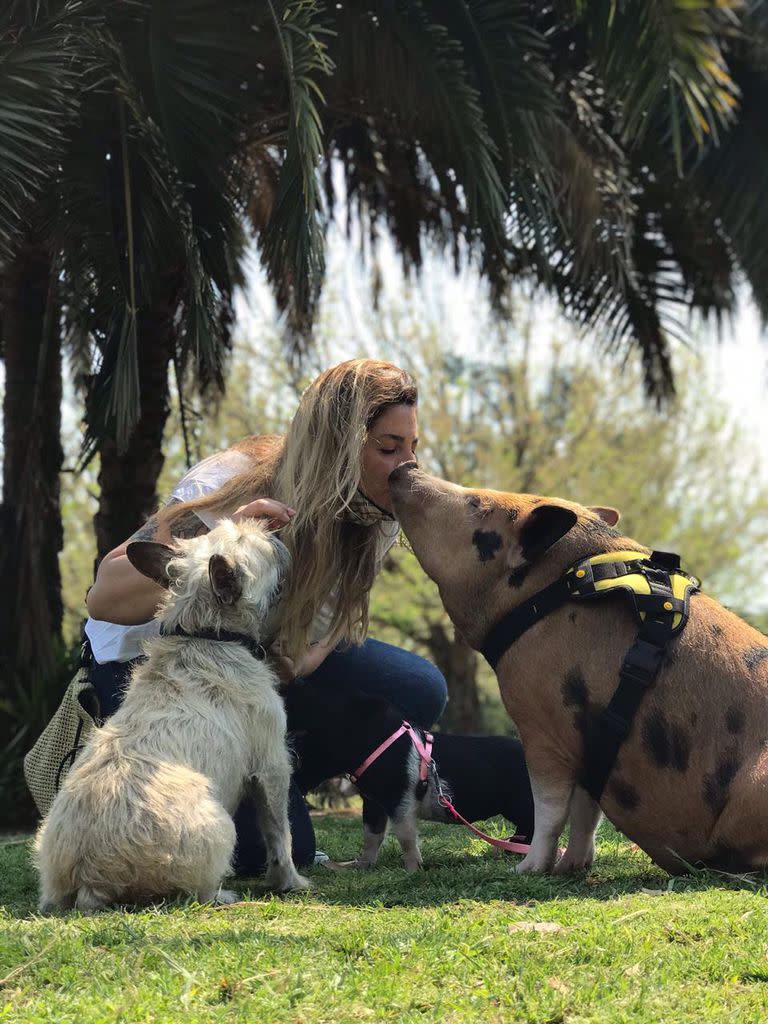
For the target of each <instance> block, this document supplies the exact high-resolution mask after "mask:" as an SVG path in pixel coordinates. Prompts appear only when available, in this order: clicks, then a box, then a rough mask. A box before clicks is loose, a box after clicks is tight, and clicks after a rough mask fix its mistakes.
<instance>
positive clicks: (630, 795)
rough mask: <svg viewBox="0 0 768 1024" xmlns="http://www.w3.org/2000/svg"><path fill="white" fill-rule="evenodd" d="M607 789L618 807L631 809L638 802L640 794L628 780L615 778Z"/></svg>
mask: <svg viewBox="0 0 768 1024" xmlns="http://www.w3.org/2000/svg"><path fill="white" fill-rule="evenodd" d="M609 789H610V791H611V793H612V794H613V796H614V797H615V798H616V802H617V803H618V804H619V806H620V807H623V808H624V809H625V810H627V811H633V810H634V809H635V808H636V807H637V806H638V804H639V803H640V796H639V794H638V792H637V790H636V789H635V787H634V786H631V785H630V784H629V783H628V782H622V781H621V779H616V780H615V781H613V782H611V783H610V786H609Z"/></svg>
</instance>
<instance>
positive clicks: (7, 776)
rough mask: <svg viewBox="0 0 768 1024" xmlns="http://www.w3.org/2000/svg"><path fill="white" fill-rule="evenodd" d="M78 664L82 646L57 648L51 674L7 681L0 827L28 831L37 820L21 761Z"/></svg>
mask: <svg viewBox="0 0 768 1024" xmlns="http://www.w3.org/2000/svg"><path fill="white" fill-rule="evenodd" d="M79 664H80V646H79V644H78V645H75V646H73V647H70V648H66V647H64V646H63V645H61V644H56V645H55V647H54V660H53V663H52V665H51V667H50V669H49V670H48V671H46V672H42V671H35V672H24V671H22V670H18V671H17V672H16V673H15V674H14V675H13V677H12V678H11V679H9V680H7V681H6V683H7V686H6V691H5V696H4V697H3V698H2V699H1V700H0V737H2V743H3V751H2V762H1V767H0V806H1V807H2V808H3V813H2V818H1V819H0V825H1V826H2V827H4V828H9V827H10V828H13V827H22V828H23V827H27V826H29V825H30V823H32V822H34V821H35V819H36V818H37V809H36V807H35V805H34V803H33V801H32V797H31V795H30V793H29V791H28V789H27V784H26V782H25V781H24V775H23V764H22V758H23V757H24V755H25V754H26V752H27V751H28V750H29V749H30V748H31V747H32V746H33V745H34V743H35V740H36V739H37V738H38V736H39V735H40V733H41V732H42V731H43V729H44V728H45V727H46V725H48V722H49V721H50V720H51V717H52V716H53V713H54V711H55V710H56V708H57V707H58V705H59V702H60V701H61V699H62V697H63V696H64V691H65V690H66V688H67V686H68V685H69V683H70V682H71V681H72V678H73V676H74V675H75V673H76V672H77V669H78V667H79Z"/></svg>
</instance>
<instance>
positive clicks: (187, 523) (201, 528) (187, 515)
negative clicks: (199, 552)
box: [171, 509, 209, 539]
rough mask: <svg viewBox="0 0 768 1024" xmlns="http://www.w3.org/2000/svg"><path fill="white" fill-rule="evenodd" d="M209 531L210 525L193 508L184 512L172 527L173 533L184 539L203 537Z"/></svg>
mask: <svg viewBox="0 0 768 1024" xmlns="http://www.w3.org/2000/svg"><path fill="white" fill-rule="evenodd" d="M208 532H209V531H208V527H207V526H206V525H205V523H204V522H203V521H202V519H199V518H198V517H197V516H196V515H195V513H194V512H193V511H192V510H191V509H190V510H189V511H188V512H184V513H182V515H180V516H179V518H178V519H177V520H176V522H175V523H174V524H173V526H172V527H171V534H172V535H173V536H174V537H179V538H182V539H188V538H189V537H201V536H202V535H203V534H204V533H208Z"/></svg>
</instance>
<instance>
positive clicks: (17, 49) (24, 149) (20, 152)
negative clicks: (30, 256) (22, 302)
mask: <svg viewBox="0 0 768 1024" xmlns="http://www.w3.org/2000/svg"><path fill="white" fill-rule="evenodd" d="M17 6H18V7H28V8H29V9H28V10H27V16H28V17H29V18H32V17H33V16H34V15H35V14H36V13H37V8H36V5H17ZM80 7H81V4H79V3H75V2H73V3H70V4H66V5H65V10H64V11H63V13H62V15H61V17H59V18H53V19H51V20H48V21H42V22H40V23H39V24H35V25H31V26H27V27H21V28H18V29H15V30H14V29H11V28H10V27H6V30H5V33H4V34H3V35H2V36H1V37H0V263H2V262H3V261H5V260H8V259H9V258H10V257H11V254H12V251H13V245H14V242H15V240H16V239H17V237H18V234H19V232H20V230H21V228H22V226H23V224H24V219H25V216H26V215H27V214H28V213H29V211H30V209H31V207H32V205H33V204H34V202H35V200H36V199H37V198H38V197H39V196H40V195H41V194H42V193H43V191H44V189H45V187H46V185H47V184H49V183H50V181H51V180H52V179H54V178H55V177H56V173H57V167H58V164H59V161H60V160H61V157H62V154H63V152H64V149H65V147H66V143H67V137H68V131H69V129H70V127H71V125H72V124H73V123H74V122H75V120H76V118H77V114H78V109H79V101H80V98H79V89H80V86H81V80H82V74H83V50H82V47H81V46H80V37H79V33H78V31H77V27H78V26H77V25H76V24H75V23H74V16H75V14H77V13H78V11H79V9H80ZM17 14H18V15H19V16H20V11H18V10H17ZM67 18H71V19H72V20H71V22H70V21H68V20H67Z"/></svg>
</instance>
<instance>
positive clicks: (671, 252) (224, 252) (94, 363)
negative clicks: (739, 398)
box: [0, 0, 765, 649]
mask: <svg viewBox="0 0 768 1024" xmlns="http://www.w3.org/2000/svg"><path fill="white" fill-rule="evenodd" d="M735 11H736V3H735V2H734V3H733V4H731V3H729V2H728V0H717V2H715V0H712V2H711V3H699V4H695V5H690V4H680V3H677V2H675V0H649V2H648V3H644V4H630V3H616V2H615V0H604V2H603V0H595V2H590V3H589V4H586V3H584V2H583V0H573V2H570V3H567V2H564V0H563V2H554V0H553V2H551V3H534V2H531V0H504V2H500V0H407V2H406V0H369V2H367V3H365V4H356V3H346V4H343V5H335V4H326V3H322V2H321V0H235V2H232V3H228V4H226V5H222V4H220V3H219V4H215V3H213V2H212V0H152V2H150V0H132V2H130V3H124V2H117V0H111V2H110V0H102V2H96V0H90V2H89V0H49V2H47V3H46V2H45V0H28V2H26V3H25V2H22V0H14V2H12V3H11V5H10V8H9V11H8V12H7V14H6V17H5V21H4V23H3V25H2V27H3V28H4V29H5V33H4V35H3V41H2V44H0V75H2V74H3V73H4V72H5V73H6V75H7V79H8V81H9V82H10V83H11V84H12V88H11V89H10V90H9V91H3V90H2V89H0V133H2V135H3V138H4V141H6V140H7V142H8V145H7V146H4V148H3V150H2V153H5V154H6V155H5V157H4V158H3V157H2V155H1V154H0V160H2V159H5V160H6V163H8V160H9V156H8V155H9V154H10V163H11V170H12V171H13V170H14V169H16V173H15V174H14V173H11V174H10V175H7V176H5V175H3V171H4V169H5V168H4V167H3V165H2V163H0V181H2V188H3V189H4V195H0V233H2V236H3V237H2V238H0V267H2V273H3V278H4V281H5V290H4V306H3V308H4V314H3V316H4V323H3V337H4V346H5V358H6V362H7V366H6V372H7V373H8V372H9V371H10V369H11V364H12V362H13V359H12V353H13V352H14V351H16V352H18V351H20V350H22V349H24V348H25V346H26V344H27V343H25V342H24V341H23V339H22V336H21V334H20V332H19V330H18V329H17V328H16V327H14V323H15V321H14V319H13V317H10V318H9V317H8V315H7V310H9V309H13V308H14V303H16V301H17V298H16V297H17V296H18V295H19V294H22V293H25V292H28V293H29V294H38V295H39V294H46V295H47V296H48V303H49V308H50V310H51V311H52V317H51V318H49V320H48V321H46V322H47V323H48V325H49V326H50V324H51V323H53V324H58V323H59V317H61V322H62V323H63V325H64V329H65V330H64V337H65V338H66V341H67V348H66V351H67V354H68V356H69V358H70V359H71V360H72V361H73V364H74V366H75V368H76V372H77V374H78V379H79V380H80V381H81V382H82V384H83V386H84V389H85V394H86V422H87V432H86V438H85V448H84V450H85V454H86V457H88V456H89V455H91V454H93V453H94V452H96V451H98V452H99V455H100V458H101V491H102V496H101V508H100V512H99V515H98V517H97V530H98V533H99V550H100V552H101V553H103V552H104V551H105V550H106V549H108V548H109V547H111V546H113V545H114V544H115V543H117V542H118V541H119V540H121V539H123V538H124V537H125V535H126V534H127V533H129V532H131V531H132V529H133V528H135V526H136V525H138V523H139V522H140V521H141V520H142V519H143V518H144V517H145V515H146V514H147V513H148V512H149V511H150V510H151V506H152V505H153V503H154V491H155V485H156V479H157V473H158V472H159V469H160V466H161V464H162V453H161V446H160V442H161V438H162V429H163V426H164V423H165V419H166V415H167V395H168V392H167V374H168V367H169V365H173V366H174V367H175V369H176V371H177V376H178V380H179V381H180V382H186V375H187V372H191V373H193V375H194V377H195V378H196V380H197V383H198V386H199V387H201V388H202V390H203V391H204V392H205V393H208V394H211V393H215V392H216V391H217V390H220V389H221V388H222V387H223V384H224V378H225V363H226V355H227V351H228V344H229V327H230V323H231V300H232V292H233V289H234V287H235V285H236V284H237V282H238V280H239V277H240V273H241V271H240V259H241V254H242V247H243V240H244V239H243V224H244V220H245V216H246V214H247V215H248V217H249V218H250V221H251V223H252V226H253V228H254V230H255V233H256V235H257V238H258V240H259V243H260V248H261V252H262V257H263V259H264V262H265V265H266V267H267V271H268V274H269V277H270V280H271V281H272V283H273V286H274V288H275V292H276V295H277V297H278V299H279V301H280V302H281V304H282V305H283V306H284V307H285V308H286V310H287V311H288V313H289V322H290V324H291V326H292V328H293V329H292V331H291V332H289V334H288V336H287V337H288V343H289V346H293V348H294V349H295V350H296V351H297V352H298V354H300V351H301V348H302V346H306V345H308V344H309V343H310V342H309V340H308V339H309V328H310V325H311V320H312V312H313V308H314V305H315V302H316V298H317V295H318V291H319V288H320V285H321V282H322V274H323V238H324V229H325V227H326V226H327V223H328V221H329V219H330V218H331V217H332V216H333V211H334V204H335V197H334V195H333V189H332V185H331V173H330V167H331V161H332V159H333V158H334V157H335V158H336V159H338V160H340V161H341V162H342V165H343V168H344V173H345V177H346V196H347V202H348V203H349V204H350V206H351V207H354V208H355V209H356V210H357V211H358V213H359V215H360V216H361V217H362V218H363V219H364V221H365V222H366V223H368V224H369V225H370V226H371V229H372V231H373V230H374V228H375V227H376V226H377V225H378V224H385V225H386V226H387V227H388V228H389V229H390V231H391V232H392V234H393V236H394V238H395V239H396V242H397V244H398V247H399V249H400V252H401V254H402V257H403V259H404V261H405V263H406V265H408V266H415V267H418V265H419V263H420V260H421V253H422V248H423V245H424V243H425V240H426V239H427V238H431V239H433V240H436V241H438V242H439V243H441V244H445V245H450V246H452V247H453V249H454V252H455V253H456V254H457V257H458V254H459V253H461V252H463V251H466V252H469V253H470V254H471V255H472V256H473V258H475V259H477V260H478V261H479V263H480V265H481V267H482V269H483V272H484V273H485V274H486V276H487V277H488V279H489V281H490V282H491V285H492V289H493V294H494V296H495V298H496V300H497V302H498V304H499V307H500V308H503V303H504V296H505V294H506V290H507V285H508V282H509V281H510V280H512V279H513V278H519V277H521V276H523V277H528V278H530V279H531V280H533V281H534V282H536V283H537V284H540V285H541V286H543V287H547V288H549V289H554V290H556V291H557V292H558V294H559V295H560V296H561V298H562V301H563V303H564V305H565V307H566V309H568V310H569V311H570V312H571V313H572V314H573V315H574V316H575V317H578V318H579V319H581V320H582V322H584V323H586V324H591V325H600V326H601V327H603V328H604V329H606V330H607V333H608V336H609V337H610V338H611V340H612V342H613V343H614V344H616V345H625V346H626V345H628V344H630V343H632V342H634V343H635V344H637V345H638V346H639V347H640V350H641V352H642V353H643V358H644V363H645V366H646V381H647V386H648V389H649V391H650V392H652V393H654V394H658V395H663V394H665V393H668V392H669V390H670V387H671V379H672V378H671V367H670V362H669V354H668V342H667V333H668V330H669V328H670V326H673V324H672V321H671V319H670V316H669V313H668V310H667V306H668V304H669V302H670V301H672V302H678V303H684V304H685V305H687V306H688V307H694V308H703V309H714V310H715V311H716V312H721V311H723V310H725V309H727V308H729V305H730V304H731V303H732V281H733V274H734V272H735V270H736V268H737V264H736V262H735V261H734V259H733V258H732V255H731V250H733V251H735V252H741V250H740V249H739V247H738V246H737V245H736V244H735V242H734V239H735V238H736V234H737V225H738V223H739V222H740V221H739V217H740V216H741V219H742V220H743V219H744V214H745V211H746V217H747V218H748V217H749V211H750V210H751V209H752V207H753V206H755V204H756V202H757V199H758V198H759V194H758V193H757V192H753V193H750V194H748V195H747V196H745V197H744V206H741V207H739V206H738V204H737V203H736V201H735V200H734V199H733V197H732V196H730V195H728V194H727V193H726V187H725V177H724V175H725V172H724V170H723V168H722V166H720V165H721V164H722V163H723V160H722V158H721V159H720V161H717V165H718V167H720V171H719V173H720V175H721V177H722V178H723V181H724V187H723V189H722V196H721V199H720V200H719V201H720V202H721V203H722V204H723V208H724V209H725V205H726V204H727V202H731V203H732V204H733V205H734V212H733V213H732V214H731V215H730V216H728V217H727V216H725V215H723V216H720V213H719V210H718V205H717V202H718V201H717V200H716V199H715V198H710V197H708V196H707V194H706V192H705V187H706V186H705V184H704V183H705V181H706V180H707V179H706V176H705V170H707V167H708V163H707V161H709V160H710V159H711V157H710V154H709V149H708V147H707V141H708V139H709V138H710V137H711V136H713V135H714V134H715V133H716V132H720V133H721V134H723V137H724V139H725V140H726V142H725V146H726V147H727V145H728V139H729V138H730V132H729V131H728V129H729V127H730V122H731V121H732V120H733V118H734V116H735V115H734V112H733V111H734V107H735V106H736V104H737V96H738V87H737V85H736V84H735V83H734V81H733V80H732V77H731V75H730V73H729V65H728V62H727V58H728V56H729V54H730V52H731V51H732V52H734V53H735V54H737V56H738V59H739V60H741V61H743V62H744V64H745V66H747V67H748V68H749V69H750V71H749V74H752V75H755V76H757V77H758V78H759V80H760V82H761V83H764V69H763V70H761V69H760V68H759V67H757V63H758V62H757V58H756V57H755V56H754V54H753V53H752V52H751V51H750V52H749V53H747V48H746V46H745V45H744V43H743V42H741V41H740V38H739V35H738V33H739V22H738V20H737V18H736V14H735ZM756 17H757V16H756ZM764 28H765V26H764V25H763V26H762V28H761V30H764ZM764 37H765V33H764V32H763V38H764ZM739 47H740V49H739ZM62 58H64V59H63V60H62ZM14 61H16V62H23V63H24V66H25V74H24V75H23V76H20V75H16V74H14V72H13V64H14ZM54 66H55V68H56V71H57V73H60V72H61V68H62V67H64V68H65V69H66V72H67V74H66V75H64V77H63V79H62V81H63V88H62V87H61V84H60V82H59V81H57V82H56V83H55V84H54V82H53V80H52V74H53V71H52V69H53V67H54ZM9 69H10V71H9ZM745 74H746V72H745ZM22 78H23V80H24V82H26V83H27V87H26V88H27V91H26V92H25V91H24V88H22V87H21V86H20V85H19V82H21V80H22ZM745 81H746V79H745ZM29 83H31V88H30V86H29ZM0 85H2V81H0ZM761 88H762V85H761ZM54 94H55V95H54ZM43 118H44V121H45V124H46V126H47V127H46V130H45V131H38V130H36V129H37V125H38V122H39V121H40V120H42V119H43ZM734 139H736V136H735V135H734ZM745 145H746V143H745V142H742V143H741V146H742V147H743V146H745ZM736 151H738V150H735V152H736ZM694 164H696V166H695V167H694ZM699 164H701V170H700V169H699V166H698V165H699ZM725 164H726V165H727V160H726V161H725ZM19 168H21V169H22V172H21V173H19ZM323 169H324V170H325V178H324V179H323V177H322V171H323ZM681 173H685V174H686V175H688V177H687V178H686V179H685V182H686V184H682V183H681V182H680V181H679V180H678V176H679V175H680V174H681ZM708 173H710V175H715V168H714V165H713V167H712V169H711V170H710V171H709V172H708ZM696 175H699V177H698V178H697V179H696V180H697V181H700V182H701V185H700V187H699V189H698V190H695V189H693V188H690V189H689V188H688V185H687V182H688V180H689V179H691V180H693V178H694V177H696ZM323 181H324V183H325V188H323ZM668 189H674V192H675V196H676V200H675V203H674V207H673V208H670V203H669V198H668V195H669V193H668V191H667V190H668ZM678 199H679V202H678V201H677V200H678ZM36 224H39V225H41V227H40V228H37V229H35V230H37V231H38V232H39V237H41V238H42V240H43V241H42V245H43V248H44V249H45V251H46V253H47V254H48V255H47V262H45V263H43V262H38V263H36V264H35V269H34V272H35V273H36V274H37V275H39V278H38V279H39V280H40V281H42V280H43V279H45V281H46V282H47V283H48V289H47V291H45V289H42V290H41V289H40V288H39V287H38V288H37V289H36V290H35V289H33V288H31V287H30V285H29V277H28V276H27V275H28V274H31V273H32V268H29V270H28V271H27V270H25V269H24V267H25V263H24V261H23V253H24V245H25V244H26V240H27V239H28V238H31V239H32V240H33V241H34V239H35V237H36V236H35V234H34V233H33V229H32V225H36ZM728 225H731V226H730V227H728ZM729 232H730V233H729ZM731 236H733V237H731ZM743 245H744V252H745V253H746V252H747V251H751V252H753V253H754V252H755V251H756V246H755V244H754V239H753V242H752V248H751V249H750V245H749V243H748V241H747V240H744V243H743ZM707 248H708V249H709V251H710V252H711V253H713V254H714V255H715V256H716V257H717V258H716V259H715V260H713V261H712V266H711V267H710V265H709V263H708V262H707V261H706V260H704V259H702V258H701V254H702V252H704V251H705V250H706V249H707ZM743 259H744V265H745V267H746V266H747V262H748V261H747V257H746V255H744V256H743ZM751 279H752V281H753V285H754V287H755V288H757V287H758V286H759V283H760V279H759V274H758V273H757V271H755V273H754V274H753V275H752V277H751ZM36 323H37V324H38V325H39V327H38V328H36V329H35V330H36V332H37V333H36V334H35V337H37V338H38V339H42V338H43V337H44V331H43V318H42V317H41V315H40V310H39V309H38V317H37V321H36ZM12 331H15V332H16V333H15V334H12V333H11V332H12ZM27 347H28V346H27ZM50 372H51V373H54V374H55V373H56V372H57V371H56V368H55V367H52V368H51V370H50ZM16 379H17V386H18V387H19V389H20V391H19V394H20V395H21V394H24V393H26V394H27V395H28V394H29V390H28V388H27V391H26V392H24V390H23V389H24V385H25V382H26V384H27V385H28V384H29V382H30V380H31V378H30V377H29V376H28V375H17V378H16ZM26 406H27V408H30V407H31V406H32V402H31V401H29V400H28V399H27V401H26ZM14 415H15V414H14ZM51 423H54V421H53V420H51ZM54 426H55V423H54ZM5 436H6V461H7V462H8V463H9V464H13V463H14V461H18V460H14V459H12V458H11V453H10V452H9V451H8V447H7V446H8V443H9V440H10V441H11V443H12V444H13V443H15V442H14V440H13V439H14V438H15V437H18V436H20V432H18V431H17V432H16V433H15V434H14V431H13V429H12V428H11V426H10V425H9V424H6V435H5ZM43 447H45V448H46V450H51V451H54V450H55V444H54V443H53V441H52V440H51V439H50V438H48V439H47V441H46V442H45V444H44V445H43ZM54 462H55V460H52V461H51V463H50V464H51V465H53V463H54ZM30 465H32V464H31V463H30ZM41 471H42V470H41V468H40V467H38V468H35V469H34V473H35V474H39V473H40V472H41ZM33 475H34V474H33ZM54 475H55V473H54ZM50 483H51V486H53V485H52V479H51V481H50ZM20 493H21V492H20V490H19V487H18V485H17V483H16V482H15V481H10V483H7V484H6V489H5V491H4V496H5V504H6V508H8V507H9V506H11V504H12V503H13V504H14V505H15V508H16V519H15V521H16V524H17V532H16V534H12V535H11V537H15V538H17V539H16V540H12V541H11V545H12V546H14V547H16V546H18V537H19V536H21V533H20V532H19V530H20V529H21V525H20V524H22V523H29V522H31V521H32V520H33V519H34V516H35V506H34V505H33V504H30V503H29V502H20V500H19V497H20ZM51 493H53V492H51ZM6 518H7V517H6ZM54 532H55V531H54ZM6 536H8V535H6ZM6 546H8V545H6ZM50 557H51V559H53V558H55V552H54V553H53V555H51V556H50ZM50 568H51V572H52V571H53V570H52V561H51V566H50ZM46 576H47V577H48V578H51V579H52V578H53V576H52V575H50V573H48V571H47V570H46V571H44V572H43V577H44V578H45V577H46ZM6 585H7V587H8V588H9V589H10V591H11V593H12V594H13V593H15V577H14V576H13V574H12V575H11V576H10V577H6ZM20 614H21V613H17V614H16V618H17V619H18V618H19V617H20ZM26 614H27V613H26V611H25V612H24V615H26ZM51 621H54V622H55V614H54V615H53V616H52V620H51ZM39 632H40V631H39V630H38V634H39ZM9 649H12V647H11V648H9Z"/></svg>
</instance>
